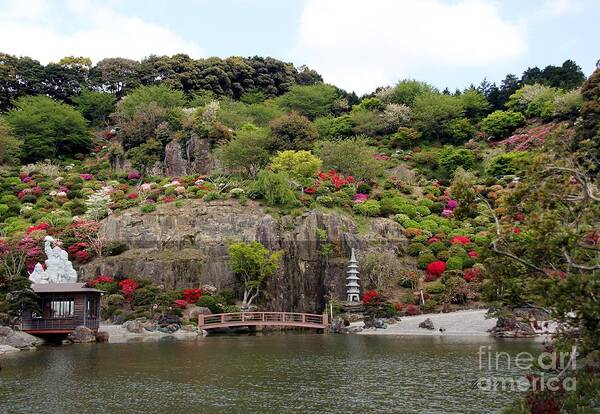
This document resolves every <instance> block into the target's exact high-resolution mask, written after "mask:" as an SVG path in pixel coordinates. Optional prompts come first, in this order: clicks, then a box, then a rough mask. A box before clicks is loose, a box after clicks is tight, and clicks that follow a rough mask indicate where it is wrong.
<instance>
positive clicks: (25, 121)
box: [6, 96, 92, 161]
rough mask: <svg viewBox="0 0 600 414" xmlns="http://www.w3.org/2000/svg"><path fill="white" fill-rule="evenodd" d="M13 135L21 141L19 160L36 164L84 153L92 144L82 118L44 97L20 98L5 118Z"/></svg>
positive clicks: (78, 114) (69, 108) (68, 107)
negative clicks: (39, 161) (49, 159)
mask: <svg viewBox="0 0 600 414" xmlns="http://www.w3.org/2000/svg"><path fill="white" fill-rule="evenodd" d="M6 122H7V123H8V124H9V125H10V127H11V129H12V130H13V133H14V134H15V136H16V137H17V138H18V139H20V140H22V141H23V147H22V158H23V159H24V160H25V161H37V160H42V159H45V158H56V157H58V156H71V155H74V154H77V153H84V152H87V151H88V149H89V147H90V145H91V143H92V141H91V133H90V131H89V129H88V127H87V125H86V121H85V119H84V118H83V116H82V115H81V114H80V113H79V112H78V111H76V110H75V109H73V108H72V107H70V106H68V105H65V104H61V103H58V102H55V101H53V100H52V99H50V98H48V97H46V96H24V97H22V98H19V99H18V100H17V101H16V102H15V109H12V110H11V111H10V112H8V114H7V115H6Z"/></svg>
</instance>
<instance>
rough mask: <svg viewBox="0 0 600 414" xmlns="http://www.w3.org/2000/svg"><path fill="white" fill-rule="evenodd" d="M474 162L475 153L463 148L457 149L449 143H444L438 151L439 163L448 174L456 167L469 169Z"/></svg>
mask: <svg viewBox="0 0 600 414" xmlns="http://www.w3.org/2000/svg"><path fill="white" fill-rule="evenodd" d="M474 162H475V155H474V154H473V152H472V151H470V150H468V149H464V148H460V149H457V148H455V147H453V146H451V145H446V146H444V148H442V150H441V151H440V153H439V165H440V168H442V169H443V170H444V172H446V173H447V174H448V175H449V176H451V175H452V174H453V173H454V170H456V169H457V168H458V167H462V168H463V169H466V170H468V169H470V168H472V167H473V164H474Z"/></svg>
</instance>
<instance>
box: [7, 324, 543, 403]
mask: <svg viewBox="0 0 600 414" xmlns="http://www.w3.org/2000/svg"><path fill="white" fill-rule="evenodd" d="M480 346H491V347H492V352H494V351H505V352H508V353H510V354H512V355H514V354H516V353H518V352H521V351H529V352H534V353H536V354H537V353H538V352H539V351H540V349H539V348H540V346H539V344H536V343H532V342H518V341H495V340H492V339H487V338H476V339H474V338H451V337H443V338H435V337H381V336H380V337H375V336H358V335H270V336H227V337H208V338H204V339H200V340H198V341H191V342H175V341H159V342H138V343H123V344H91V345H87V344H86V345H70V346H62V347H45V348H43V349H41V350H38V351H33V352H20V353H17V354H12V355H10V356H5V357H3V358H2V359H0V364H1V365H2V370H1V371H0V412H1V413H77V414H79V413H95V412H98V413H221V412H223V413H282V412H285V413H304V414H308V413H478V414H479V413H493V412H499V410H500V409H501V408H502V407H503V406H505V405H506V403H508V402H509V401H511V400H512V399H513V398H515V397H517V396H518V394H517V393H515V392H512V393H511V392H497V393H493V392H488V391H481V390H479V389H474V388H472V387H471V383H472V382H473V381H474V380H476V379H477V378H479V377H481V376H482V375H489V373H488V372H486V371H480V370H479V357H478V354H477V351H478V349H479V347H480ZM486 369H487V367H486ZM504 373H505V372H497V373H496V374H497V375H500V374H504ZM513 373H514V371H513Z"/></svg>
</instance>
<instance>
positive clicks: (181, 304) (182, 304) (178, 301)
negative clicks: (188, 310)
mask: <svg viewBox="0 0 600 414" xmlns="http://www.w3.org/2000/svg"><path fill="white" fill-rule="evenodd" d="M174 304H175V307H176V308H180V309H185V307H186V306H187V304H188V302H186V301H185V300H184V299H176V300H175V301H174Z"/></svg>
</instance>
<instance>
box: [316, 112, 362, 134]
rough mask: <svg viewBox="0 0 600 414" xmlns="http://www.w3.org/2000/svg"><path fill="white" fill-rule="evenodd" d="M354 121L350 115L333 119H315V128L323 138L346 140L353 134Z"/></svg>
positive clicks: (328, 117)
mask: <svg viewBox="0 0 600 414" xmlns="http://www.w3.org/2000/svg"><path fill="white" fill-rule="evenodd" d="M355 126H356V125H355V124H354V121H353V120H352V117H350V115H347V114H344V115H342V116H338V117H337V118H333V117H330V116H322V117H320V118H317V119H315V127H316V128H317V131H319V136H321V137H322V138H345V137H349V136H351V135H352V134H353V130H354V127H355Z"/></svg>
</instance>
